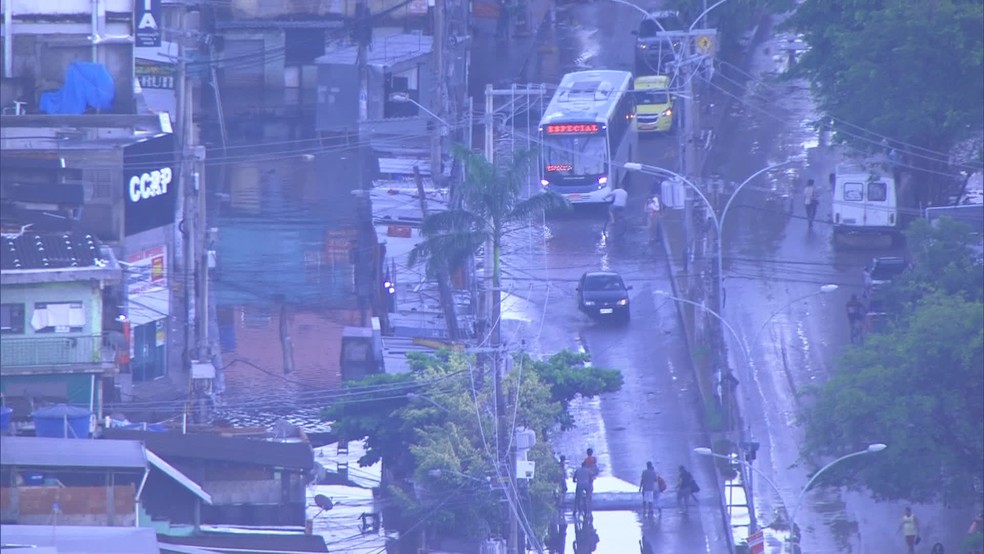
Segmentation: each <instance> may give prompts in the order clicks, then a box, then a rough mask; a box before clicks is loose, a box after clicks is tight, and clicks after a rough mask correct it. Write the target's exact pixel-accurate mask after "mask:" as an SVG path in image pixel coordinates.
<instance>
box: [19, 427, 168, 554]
mask: <svg viewBox="0 0 984 554" xmlns="http://www.w3.org/2000/svg"><path fill="white" fill-rule="evenodd" d="M75 442H82V441H79V440H76V441H75ZM0 536H2V537H3V539H2V542H3V544H4V545H18V546H24V547H25V548H24V549H23V550H20V549H18V550H17V551H18V552H21V551H23V552H37V553H39V554H42V553H44V554H52V553H57V554H151V553H153V554H158V553H159V552H160V551H161V550H160V547H159V546H158V544H157V534H156V533H155V532H154V530H153V529H151V528H150V527H95V526H85V525H62V526H59V527H58V532H57V533H56V532H54V528H52V527H51V526H50V525H0ZM4 551H6V549H5V550H4Z"/></svg>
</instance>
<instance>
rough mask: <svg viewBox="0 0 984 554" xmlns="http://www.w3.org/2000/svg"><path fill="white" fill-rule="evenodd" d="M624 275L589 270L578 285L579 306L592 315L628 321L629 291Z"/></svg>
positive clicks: (629, 287)
mask: <svg viewBox="0 0 984 554" xmlns="http://www.w3.org/2000/svg"><path fill="white" fill-rule="evenodd" d="M630 290H632V287H631V286H628V287H627V286H625V282H624V281H623V280H622V277H621V276H620V275H619V274H618V273H615V272H613V271H588V272H585V273H584V275H581V280H580V281H578V285H577V307H578V309H579V310H581V311H582V312H584V313H586V314H588V315H590V316H592V317H604V318H608V317H612V318H618V319H621V320H623V321H628V320H629V318H630V316H629V291H630Z"/></svg>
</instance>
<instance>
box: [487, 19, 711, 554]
mask: <svg viewBox="0 0 984 554" xmlns="http://www.w3.org/2000/svg"><path fill="white" fill-rule="evenodd" d="M557 20H558V25H557V27H556V31H555V33H554V34H553V40H552V41H548V42H547V43H546V44H544V45H543V46H542V47H541V48H540V50H539V52H538V53H537V54H535V62H536V68H535V71H534V73H535V75H534V76H533V77H532V80H533V81H535V82H544V83H547V88H548V90H552V88H553V87H554V86H556V83H557V82H559V81H560V78H561V76H562V75H563V73H565V72H568V71H574V70H578V69H591V68H599V69H600V68H606V69H626V70H629V69H631V62H632V55H633V48H634V42H633V40H634V37H633V36H632V35H631V34H630V33H628V32H626V30H627V29H634V28H636V27H637V26H638V22H639V13H638V12H637V11H635V10H632V9H631V8H628V7H625V6H618V5H616V4H612V3H607V2H595V3H588V4H584V5H577V6H574V5H564V6H562V7H561V8H559V9H558V14H557ZM639 152H640V157H638V158H637V161H639V162H642V163H646V164H652V165H659V166H664V167H667V168H675V167H676V161H675V156H676V153H677V139H676V136H675V135H670V136H658V137H652V138H645V139H643V140H641V141H640V144H639ZM633 177H634V178H633V179H632V180H631V184H630V185H629V192H630V198H629V211H630V231H629V232H628V233H627V236H626V237H625V238H624V239H623V240H621V241H617V242H615V243H613V244H609V243H608V242H607V241H606V238H605V236H604V233H603V230H604V224H605V219H606V217H607V212H606V211H605V210H604V209H599V208H597V207H591V208H581V207H579V208H578V209H576V210H574V211H573V212H572V213H569V214H564V215H559V216H552V217H549V218H548V219H547V221H546V225H545V226H540V225H534V226H532V227H531V228H530V229H524V230H521V231H519V232H517V233H515V234H514V235H513V236H511V237H510V239H509V243H510V245H511V249H510V251H509V252H508V253H507V255H506V256H505V257H504V260H503V263H504V266H503V272H504V282H505V283H506V285H505V286H506V287H507V289H508V291H509V294H508V295H507V297H506V306H507V308H506V311H505V312H504V316H503V317H504V319H506V320H507V321H506V322H505V325H504V329H503V339H504V340H505V341H507V342H508V343H509V344H510V345H512V346H513V347H514V348H515V347H517V342H519V340H521V339H522V340H526V345H525V348H526V349H528V350H529V351H531V352H532V353H533V354H534V355H549V354H550V353H553V352H556V351H558V350H562V349H565V348H566V349H573V350H577V349H584V350H587V351H588V352H589V353H590V354H591V360H592V363H593V364H595V365H597V366H601V367H609V368H616V369H619V370H621V371H622V374H623V376H624V378H625V383H624V385H623V388H622V390H621V391H620V392H618V393H616V394H612V395H608V396H606V397H604V398H603V399H600V400H598V399H595V400H593V401H586V402H581V403H580V404H578V405H577V406H576V407H575V408H576V416H577V427H576V428H575V429H573V430H572V431H570V432H568V433H565V434H564V435H563V436H562V437H560V439H559V440H558V441H557V443H556V444H557V445H558V446H559V450H560V453H563V454H565V455H566V456H567V458H568V460H569V462H568V463H569V470H573V469H574V467H575V465H576V464H577V463H579V462H580V460H581V459H583V457H584V453H585V450H586V449H587V448H593V449H594V450H595V452H596V454H597V455H598V459H599V465H600V468H601V474H602V480H601V481H600V482H599V486H598V489H597V490H605V489H606V488H607V487H608V486H609V483H612V482H613V481H612V479H607V478H614V479H615V480H617V481H615V482H616V483H617V482H619V481H620V482H622V483H621V485H617V484H616V485H613V487H614V488H617V489H618V490H625V487H628V489H629V490H632V491H635V490H637V489H638V480H639V476H640V474H641V472H642V470H643V469H644V468H645V464H646V462H647V461H652V462H654V464H655V465H656V468H657V470H658V471H659V472H660V473H661V474H662V475H663V476H664V478H665V479H666V480H667V482H668V483H669V485H670V487H673V486H674V484H675V480H676V474H677V466H679V465H684V466H687V467H688V468H690V469H691V471H693V472H694V475H695V477H696V479H697V481H698V483H699V484H700V485H701V487H702V489H703V490H702V492H701V493H700V495H699V496H700V504H699V505H698V506H697V507H696V508H694V507H692V508H691V510H690V512H689V514H687V515H683V514H681V513H680V512H679V511H678V510H677V509H676V506H675V497H674V494H673V492H672V490H670V491H668V494H665V495H664V496H663V498H662V505H663V506H664V510H663V517H662V519H660V520H656V521H655V522H646V523H645V524H644V523H643V521H642V518H641V514H640V513H638V512H606V513H599V514H598V515H597V516H596V517H595V529H596V531H597V534H598V539H599V542H598V545H597V548H596V549H595V550H594V552H597V553H619V554H621V553H625V552H632V551H635V550H636V549H638V548H639V540H640V538H641V537H642V536H643V535H645V537H646V538H647V541H648V542H650V543H651V544H652V546H653V547H654V548H655V551H656V552H687V553H696V552H727V551H728V546H727V544H728V542H727V541H728V539H727V532H726V529H725V524H724V521H723V515H722V509H721V504H720V500H719V498H720V493H719V492H718V488H717V476H716V475H715V473H714V470H713V467H712V466H711V464H709V463H707V461H706V460H704V459H701V458H700V457H699V456H696V455H695V454H694V453H693V449H694V448H695V447H697V446H702V445H704V444H706V442H707V439H706V436H705V435H704V433H703V431H702V424H701V418H702V416H703V414H702V408H701V404H700V397H699V391H698V389H697V385H696V382H695V377H694V372H693V369H692V367H691V365H690V359H689V354H688V352H687V349H686V342H685V339H684V337H683V335H682V330H681V327H680V324H679V319H678V316H677V311H676V309H675V307H674V305H673V303H672V302H671V301H668V300H667V299H665V298H662V297H659V296H656V295H654V292H655V291H670V290H672V286H671V283H670V272H669V268H668V267H667V263H666V256H665V251H664V249H663V247H662V246H661V245H659V244H656V245H649V244H647V241H646V229H645V226H644V219H643V213H642V206H643V202H644V196H645V194H646V193H647V192H648V191H649V188H650V186H651V184H652V177H648V176H645V175H642V174H639V175H635V176H633ZM599 269H604V270H612V271H617V272H618V273H620V274H621V275H622V276H623V278H624V279H625V281H626V284H627V285H631V286H632V287H633V289H632V291H631V292H630V304H631V311H632V321H631V322H630V323H628V324H627V325H622V324H619V323H612V322H595V321H593V320H591V319H590V318H588V317H587V316H586V315H584V314H582V313H580V312H579V311H578V310H577V306H576V302H575V287H576V285H577V280H578V278H579V277H580V276H581V274H582V273H583V272H585V271H588V270H599ZM571 490H573V485H571ZM640 503H641V496H640ZM575 540H576V536H575V532H574V529H573V525H572V526H571V529H570V530H569V531H568V532H567V550H565V552H574V553H578V552H582V551H584V550H581V549H580V548H578V549H577V550H575V549H574V542H575ZM581 548H583V547H581ZM585 552H586V551H585Z"/></svg>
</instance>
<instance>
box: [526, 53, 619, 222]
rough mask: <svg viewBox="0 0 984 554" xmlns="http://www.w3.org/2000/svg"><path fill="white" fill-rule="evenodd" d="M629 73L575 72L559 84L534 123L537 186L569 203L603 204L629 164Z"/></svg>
mask: <svg viewBox="0 0 984 554" xmlns="http://www.w3.org/2000/svg"><path fill="white" fill-rule="evenodd" d="M631 89H632V73H630V72H628V71H607V70H598V71H578V72H575V73H568V74H567V75H564V78H563V79H562V80H561V81H560V85H559V86H558V87H557V91H556V92H555V93H554V96H553V98H552V99H551V100H550V104H549V105H548V106H547V109H546V111H544V114H543V118H542V119H541V120H540V129H539V136H540V145H541V147H540V184H541V185H543V187H545V188H546V189H548V190H552V191H554V192H557V193H558V194H562V195H564V196H565V197H566V198H567V199H568V200H569V201H570V202H572V203H585V204H586V203H599V202H604V201H605V196H607V195H608V194H609V193H610V192H611V190H612V187H613V186H614V185H615V184H616V183H620V182H622V180H623V179H625V176H626V174H627V171H626V170H625V169H623V168H622V164H624V163H625V162H628V161H631V160H632V152H633V150H635V141H636V135H635V133H632V132H629V131H630V129H631V128H632V109H633V102H632V91H631Z"/></svg>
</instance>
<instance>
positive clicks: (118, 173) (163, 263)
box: [0, 115, 185, 400]
mask: <svg viewBox="0 0 984 554" xmlns="http://www.w3.org/2000/svg"><path fill="white" fill-rule="evenodd" d="M2 120H3V121H2V123H3V131H2V134H0V145H2V147H3V150H4V157H5V159H16V160H19V162H20V163H21V165H22V166H30V165H31V163H32V162H33V163H35V164H39V163H40V162H45V164H46V166H55V167H56V170H45V171H41V170H38V171H35V172H33V177H32V172H31V171H29V170H28V169H22V170H21V171H19V172H18V173H16V174H14V175H10V176H8V175H7V174H6V173H5V174H4V176H3V179H2V184H0V190H2V191H3V196H4V214H3V216H2V223H3V227H4V229H5V231H9V232H11V233H16V232H18V231H19V229H21V228H22V227H24V228H27V229H33V227H34V226H35V225H40V226H42V227H46V226H48V227H50V226H51V225H52V223H51V222H52V221H58V222H59V224H60V225H61V226H62V229H61V231H62V232H66V231H70V230H73V231H77V232H84V233H88V234H91V235H92V236H93V237H94V238H95V239H97V240H98V241H100V243H102V244H105V245H106V246H108V247H109V248H111V249H112V251H113V256H114V264H116V263H117V262H118V266H119V267H122V270H118V271H119V274H120V278H119V279H117V280H116V281H114V282H112V283H109V284H107V285H106V286H105V287H104V288H103V289H101V295H102V296H103V298H104V299H105V300H104V302H103V304H104V305H105V306H106V314H105V315H106V317H105V318H104V322H103V325H104V328H103V330H105V331H113V332H118V333H124V331H126V333H125V337H126V338H127V339H129V356H128V358H129V360H128V361H129V363H128V364H124V366H123V367H122V368H121V372H120V373H119V375H118V378H117V381H116V385H117V386H118V387H119V391H118V392H120V393H121V394H122V395H123V398H122V399H123V400H126V399H127V398H129V397H131V395H132V387H133V386H134V384H136V383H141V382H146V381H151V380H154V379H159V378H161V377H164V376H166V375H168V373H169V372H171V371H175V370H177V369H179V368H180V367H181V364H182V356H181V352H182V351H183V346H182V345H183V344H184V339H185V337H184V332H183V327H184V326H181V325H179V320H178V318H177V317H175V313H180V312H178V310H176V309H175V308H176V306H180V304H179V302H180V301H181V300H183V298H182V295H183V294H184V290H185V289H184V288H179V287H181V286H182V285H183V280H182V279H181V278H176V277H175V276H176V275H178V276H179V277H181V276H183V266H182V265H181V262H182V260H181V256H180V255H177V256H176V255H175V252H180V251H181V250H180V249H181V243H182V237H181V233H180V232H179V231H177V230H176V228H175V223H174V222H175V217H176V211H177V209H178V207H179V203H178V195H179V187H178V182H177V181H178V171H179V168H178V165H177V158H176V153H175V150H176V145H175V137H174V135H173V134H171V133H170V132H168V131H169V130H170V129H169V127H170V126H169V122H168V121H167V116H102V115H78V116H50V115H49V116H36V115H25V116H2ZM52 181H54V182H52ZM59 181H61V182H59ZM66 187H68V192H61V193H60V196H59V199H58V200H57V203H56V202H54V201H51V200H47V201H45V200H43V198H44V197H45V196H46V195H47V196H52V195H54V194H55V192H56V191H62V190H63V189H65V188H66ZM28 193H30V194H28ZM31 194H33V195H34V196H35V197H38V198H33V199H32V197H30V195H31ZM62 197H71V199H73V201H74V200H78V199H81V202H79V203H78V204H77V205H76V204H64V203H65V202H68V200H66V199H64V198H62ZM25 198H28V200H29V201H28V200H25ZM8 208H10V209H9V211H8ZM176 248H177V250H176ZM114 267H117V266H115V265H114ZM7 295H8V290H7V286H6V284H5V285H4V296H5V297H6V296H7ZM176 297H177V298H176Z"/></svg>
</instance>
